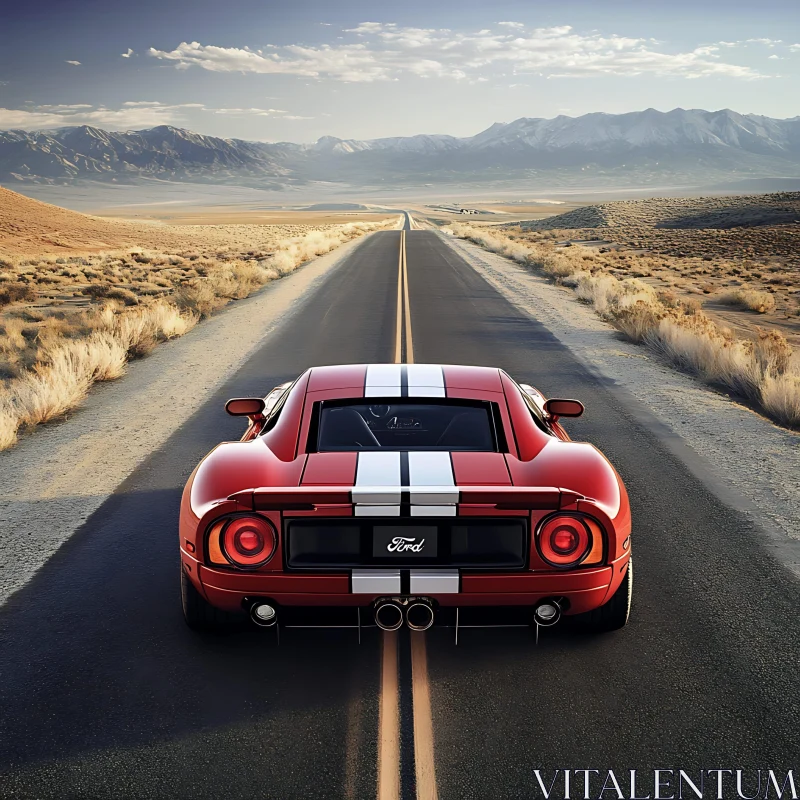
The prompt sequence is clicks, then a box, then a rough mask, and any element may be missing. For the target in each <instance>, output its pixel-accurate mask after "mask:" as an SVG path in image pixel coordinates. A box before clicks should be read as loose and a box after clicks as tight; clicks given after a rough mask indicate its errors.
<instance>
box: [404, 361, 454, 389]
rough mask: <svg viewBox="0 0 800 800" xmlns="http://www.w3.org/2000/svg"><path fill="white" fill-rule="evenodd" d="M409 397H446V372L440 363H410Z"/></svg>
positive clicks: (408, 367) (408, 372)
mask: <svg viewBox="0 0 800 800" xmlns="http://www.w3.org/2000/svg"><path fill="white" fill-rule="evenodd" d="M406 371H407V375H408V396H409V397H444V396H445V390H444V372H443V370H442V368H441V367H440V366H439V365H438V364H409V365H408V366H407V367H406Z"/></svg>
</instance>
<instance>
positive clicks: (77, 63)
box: [64, 61, 81, 67]
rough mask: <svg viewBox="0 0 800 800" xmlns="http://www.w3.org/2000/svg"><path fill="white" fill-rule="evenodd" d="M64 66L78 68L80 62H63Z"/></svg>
mask: <svg viewBox="0 0 800 800" xmlns="http://www.w3.org/2000/svg"><path fill="white" fill-rule="evenodd" d="M64 63H65V64H69V65H70V66H72V67H79V66H80V65H81V62H80V61H65V62H64Z"/></svg>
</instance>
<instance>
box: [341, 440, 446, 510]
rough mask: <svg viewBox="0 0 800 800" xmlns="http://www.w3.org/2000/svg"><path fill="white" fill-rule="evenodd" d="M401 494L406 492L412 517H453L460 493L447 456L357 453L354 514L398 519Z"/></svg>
mask: <svg viewBox="0 0 800 800" xmlns="http://www.w3.org/2000/svg"><path fill="white" fill-rule="evenodd" d="M404 460H407V464H408V484H407V485H403V482H402V478H401V475H402V468H401V465H402V462H403V461H404ZM402 492H408V493H409V502H410V505H411V516H412V517H422V516H434V517H454V516H456V511H457V506H458V501H459V491H458V487H457V486H456V484H455V479H454V477H453V465H452V463H451V461H450V453H449V452H445V451H438V452H437V451H434V452H409V453H400V452H366V453H359V454H358V462H357V466H356V482H355V486H354V487H353V490H352V497H353V504H354V506H355V515H356V516H357V517H364V516H381V517H396V516H400V503H401V501H402Z"/></svg>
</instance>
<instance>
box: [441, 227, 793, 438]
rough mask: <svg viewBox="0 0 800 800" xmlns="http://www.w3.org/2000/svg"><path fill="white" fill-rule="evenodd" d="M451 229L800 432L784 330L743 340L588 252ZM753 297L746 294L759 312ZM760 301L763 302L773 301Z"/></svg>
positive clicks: (695, 307) (691, 301)
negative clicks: (570, 293) (560, 287)
mask: <svg viewBox="0 0 800 800" xmlns="http://www.w3.org/2000/svg"><path fill="white" fill-rule="evenodd" d="M450 230H451V232H452V233H453V234H454V235H456V236H459V237H461V238H465V239H469V240H471V241H474V242H476V243H477V244H480V245H482V246H483V247H486V248H487V249H489V250H492V251H493V252H497V253H500V254H502V255H507V256H508V255H511V257H513V258H514V260H516V261H518V262H521V263H525V264H527V265H529V266H531V267H532V268H535V269H540V270H542V271H543V272H544V273H545V274H547V275H549V276H550V277H553V278H554V279H556V280H557V281H558V282H559V283H562V284H564V285H567V286H571V287H572V288H573V290H574V291H575V294H576V295H577V297H578V298H579V299H580V300H582V301H584V302H587V303H589V304H591V305H592V306H593V308H594V309H595V310H596V311H597V313H598V314H600V315H601V316H602V317H604V318H605V319H607V320H609V321H610V322H612V323H613V324H614V325H615V326H616V327H617V328H618V329H619V330H620V331H622V332H623V333H624V334H625V335H626V336H627V337H628V338H630V339H631V340H632V341H634V342H638V343H641V344H644V345H646V346H648V347H650V348H651V349H652V350H655V351H656V352H658V353H659V354H660V355H661V356H662V357H663V358H664V359H665V360H667V361H669V362H670V363H672V364H674V365H675V366H677V367H678V368H679V369H682V370H684V371H686V372H689V373H691V374H693V375H695V376H697V377H699V378H700V379H701V380H703V381H705V382H706V383H708V384H710V385H712V386H717V387H721V388H724V389H726V390H728V391H730V392H732V393H733V394H735V395H737V396H739V397H742V398H745V399H746V400H748V401H749V402H751V403H752V404H753V405H755V406H757V407H759V408H760V409H761V410H762V411H763V412H764V413H765V414H766V415H767V416H769V417H770V418H771V419H773V420H775V421H776V422H778V423H780V424H782V425H787V426H790V427H795V428H800V370H799V369H798V367H797V365H796V363H795V362H793V360H792V348H791V346H790V345H789V342H788V341H787V339H786V337H785V336H784V335H783V334H782V333H781V332H780V331H778V330H775V329H772V330H765V329H763V328H759V327H758V326H755V327H754V336H753V338H739V337H737V336H735V335H734V333H733V331H732V330H731V329H729V328H727V327H723V326H720V325H719V324H718V323H717V322H716V321H715V320H713V319H712V318H711V317H709V316H708V315H707V314H706V313H704V312H703V311H702V310H701V306H700V303H699V301H698V300H697V299H695V298H688V299H687V298H682V297H679V296H678V295H677V294H676V293H675V292H674V291H672V290H670V289H657V288H656V287H654V286H653V285H651V284H648V283H645V282H644V281H643V280H641V279H640V278H636V277H622V278H620V277H617V275H615V274H612V272H611V271H610V268H609V265H608V260H607V259H604V258H603V257H602V256H599V255H597V254H594V253H591V252H587V251H586V250H585V248H580V247H571V248H560V249H557V248H556V247H555V246H554V244H553V242H552V241H544V242H538V243H536V242H521V241H519V240H516V241H515V240H513V239H511V238H510V237H508V234H506V237H508V241H506V240H504V236H503V234H502V233H501V232H500V231H497V230H496V229H495V230H492V231H491V232H487V231H486V230H485V229H481V228H475V227H474V226H470V225H464V224H454V225H452V226H451V228H450ZM612 263H613V262H612ZM624 274H625V273H623V275H624ZM753 294H755V293H753V292H748V291H747V290H744V291H743V292H742V295H743V296H746V297H747V298H748V299H749V300H752V301H753V303H754V304H755V305H756V310H758V304H757V302H756V300H755V299H754V298H753ZM770 297H771V296H770ZM760 299H761V302H762V305H764V304H767V303H768V301H766V300H764V298H760ZM739 302H743V301H739ZM748 307H750V306H748Z"/></svg>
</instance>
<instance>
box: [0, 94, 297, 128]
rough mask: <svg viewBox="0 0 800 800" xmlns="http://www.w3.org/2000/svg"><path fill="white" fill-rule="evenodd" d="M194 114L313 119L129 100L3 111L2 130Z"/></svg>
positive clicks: (178, 121) (127, 123) (163, 121)
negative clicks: (108, 105) (119, 103)
mask: <svg viewBox="0 0 800 800" xmlns="http://www.w3.org/2000/svg"><path fill="white" fill-rule="evenodd" d="M191 110H194V111H200V112H203V113H210V114H229V115H232V116H258V117H272V116H276V117H277V118H279V119H312V117H300V116H291V115H288V114H287V112H286V111H283V110H281V109H277V108H209V107H207V106H205V105H203V104H202V103H179V104H168V103H160V102H158V101H157V100H128V101H126V102H124V103H123V104H122V106H121V107H120V108H106V107H105V106H93V105H88V104H86V103H75V104H72V105H33V104H28V105H27V107H26V108H25V109H11V108H0V130H7V129H9V128H23V129H26V130H47V129H49V128H60V127H64V126H67V125H96V126H98V127H101V128H107V129H109V130H135V129H138V128H152V127H154V126H156V125H185V124H186V120H187V118H186V113H187V112H188V111H191ZM284 115H285V116H284Z"/></svg>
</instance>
